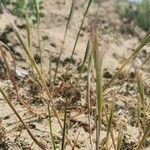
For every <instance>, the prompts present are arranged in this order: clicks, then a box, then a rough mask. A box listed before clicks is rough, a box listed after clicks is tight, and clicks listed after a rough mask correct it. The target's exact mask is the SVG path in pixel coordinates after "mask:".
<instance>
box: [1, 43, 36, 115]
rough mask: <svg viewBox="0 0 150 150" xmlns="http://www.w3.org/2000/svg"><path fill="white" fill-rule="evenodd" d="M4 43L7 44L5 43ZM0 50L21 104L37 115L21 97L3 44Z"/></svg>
mask: <svg viewBox="0 0 150 150" xmlns="http://www.w3.org/2000/svg"><path fill="white" fill-rule="evenodd" d="M3 45H4V46H5V44H3ZM0 51H1V54H2V57H3V59H4V63H5V65H6V71H7V72H8V78H9V79H10V81H11V82H12V85H13V87H14V89H15V92H16V95H17V101H18V102H19V103H20V104H22V105H23V106H25V107H26V108H27V109H28V110H29V112H31V113H32V114H34V115H36V113H35V112H34V111H32V108H31V107H30V106H29V105H28V104H27V103H25V102H24V101H23V100H22V99H21V98H20V96H19V93H18V85H17V83H16V81H15V78H14V76H13V74H12V71H11V69H10V66H9V63H8V61H7V59H6V57H5V52H4V51H3V49H2V47H1V46H0Z"/></svg>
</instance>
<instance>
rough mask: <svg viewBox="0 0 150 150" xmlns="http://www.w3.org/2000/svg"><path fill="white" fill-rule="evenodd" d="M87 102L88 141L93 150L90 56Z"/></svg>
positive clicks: (89, 62)
mask: <svg viewBox="0 0 150 150" xmlns="http://www.w3.org/2000/svg"><path fill="white" fill-rule="evenodd" d="M87 76H88V79H87V102H88V122H89V139H90V144H91V148H90V149H91V150H92V149H93V142H92V128H91V99H90V97H91V96H90V95H91V94H90V88H91V82H90V79H91V56H90V57H89V61H88V71H87Z"/></svg>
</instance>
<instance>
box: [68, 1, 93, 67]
mask: <svg viewBox="0 0 150 150" xmlns="http://www.w3.org/2000/svg"><path fill="white" fill-rule="evenodd" d="M92 1H93V0H89V2H88V5H87V8H86V10H85V13H84V16H83V19H82V21H81V24H80V27H79V31H78V34H77V37H76V40H75V44H74V47H73V50H72V53H71V56H70V61H69V68H70V63H71V60H72V59H73V55H74V52H75V49H76V45H77V42H78V39H79V35H80V32H81V29H82V26H83V23H84V20H85V18H86V15H87V13H88V11H89V8H90V6H91V3H92Z"/></svg>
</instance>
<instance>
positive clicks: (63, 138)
mask: <svg viewBox="0 0 150 150" xmlns="http://www.w3.org/2000/svg"><path fill="white" fill-rule="evenodd" d="M67 105H68V104H67V100H66V104H65V111H64V127H63V134H62V144H61V150H64V149H65V134H66V124H67V122H66V121H67Z"/></svg>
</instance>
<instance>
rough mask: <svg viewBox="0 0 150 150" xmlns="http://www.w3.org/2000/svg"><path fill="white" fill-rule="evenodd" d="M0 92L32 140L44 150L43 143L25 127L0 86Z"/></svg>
mask: <svg viewBox="0 0 150 150" xmlns="http://www.w3.org/2000/svg"><path fill="white" fill-rule="evenodd" d="M0 93H1V94H2V95H3V97H4V99H5V100H6V102H7V103H8V105H9V106H10V108H11V109H12V110H13V112H14V113H15V115H16V116H17V118H18V119H19V120H20V122H21V123H22V124H23V126H24V128H25V129H26V130H27V132H28V134H29V136H30V137H31V138H32V140H33V141H34V142H35V143H36V144H37V145H38V146H39V147H40V148H41V149H42V150H46V148H45V146H44V145H43V143H41V142H39V141H38V140H37V139H36V138H35V136H34V135H33V134H32V133H31V131H30V130H29V128H28V127H27V125H26V124H25V123H24V121H23V119H22V118H21V116H20V115H19V114H18V112H17V111H16V109H15V107H14V106H13V105H12V103H11V101H10V99H9V98H8V97H7V96H6V95H5V93H4V91H3V90H2V89H1V88H0Z"/></svg>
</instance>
